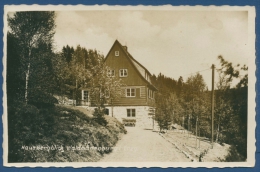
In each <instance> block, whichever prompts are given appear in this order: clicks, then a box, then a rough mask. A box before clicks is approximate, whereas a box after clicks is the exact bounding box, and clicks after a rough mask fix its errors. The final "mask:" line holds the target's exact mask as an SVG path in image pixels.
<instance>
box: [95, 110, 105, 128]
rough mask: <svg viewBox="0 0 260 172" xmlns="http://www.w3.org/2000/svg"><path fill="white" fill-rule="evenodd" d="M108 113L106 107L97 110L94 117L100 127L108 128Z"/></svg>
mask: <svg viewBox="0 0 260 172" xmlns="http://www.w3.org/2000/svg"><path fill="white" fill-rule="evenodd" d="M105 113H106V109H105V108H104V107H98V108H95V111H94V113H93V116H94V120H95V121H96V122H97V123H98V124H100V125H103V126H106V125H107V121H106V119H105V118H104V115H105Z"/></svg>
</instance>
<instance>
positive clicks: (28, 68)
mask: <svg viewBox="0 0 260 172" xmlns="http://www.w3.org/2000/svg"><path fill="white" fill-rule="evenodd" d="M30 67H31V63H30V62H29V63H28V66H27V71H26V74H25V95H24V98H25V103H26V104H27V103H28V83H29V76H30Z"/></svg>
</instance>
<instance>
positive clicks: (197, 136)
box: [196, 116, 198, 149]
mask: <svg viewBox="0 0 260 172" xmlns="http://www.w3.org/2000/svg"><path fill="white" fill-rule="evenodd" d="M197 138H198V116H196V149H197V148H198V146H197Z"/></svg>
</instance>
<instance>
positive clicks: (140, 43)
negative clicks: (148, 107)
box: [54, 10, 249, 88]
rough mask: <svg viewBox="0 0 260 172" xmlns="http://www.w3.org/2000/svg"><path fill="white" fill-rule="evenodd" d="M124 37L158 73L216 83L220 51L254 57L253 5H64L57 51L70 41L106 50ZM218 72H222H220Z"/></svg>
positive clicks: (237, 59)
mask: <svg viewBox="0 0 260 172" xmlns="http://www.w3.org/2000/svg"><path fill="white" fill-rule="evenodd" d="M116 39H117V40H118V41H119V42H120V43H121V44H122V45H126V46H127V47H128V51H129V53H130V54H131V55H132V56H133V57H134V58H135V59H136V60H137V61H139V62H140V63H141V64H142V65H144V66H145V67H146V68H147V69H148V70H149V71H150V73H152V74H155V75H158V74H159V73H162V74H164V75H166V76H168V77H172V78H173V79H175V80H178V78H179V77H180V76H182V77H183V78H184V81H186V79H187V78H188V77H189V76H191V74H196V72H197V71H202V70H205V69H209V70H205V71H203V72H200V74H202V75H203V78H204V80H205V82H206V84H207V86H208V87H209V88H211V70H210V67H211V65H212V64H215V65H216V66H217V68H218V67H219V60H218V59H217V57H218V56H219V55H222V56H223V57H224V59H226V60H228V61H230V62H232V63H234V64H238V63H239V64H246V65H247V63H248V56H249V53H248V50H249V48H248V12H247V11H190V10H189V11H174V10H168V11H166V10H142V11H141V10H139V11H134V10H129V11H127V10H125V11H120V10H117V11H115V10H114V11H113V10H107V11H97V10H94V11H93V10H92V11H58V12H57V13H56V33H55V36H54V41H55V47H56V51H60V50H61V48H62V47H63V46H65V45H70V46H74V47H76V46H77V45H80V46H82V47H85V48H87V49H96V50H98V51H99V52H100V53H102V54H103V55H104V56H106V55H107V53H108V51H109V50H110V48H111V46H112V45H113V43H114V42H115V40H116ZM215 77H216V78H217V77H218V76H217V74H216V75H215Z"/></svg>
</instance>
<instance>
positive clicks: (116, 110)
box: [106, 106, 153, 129]
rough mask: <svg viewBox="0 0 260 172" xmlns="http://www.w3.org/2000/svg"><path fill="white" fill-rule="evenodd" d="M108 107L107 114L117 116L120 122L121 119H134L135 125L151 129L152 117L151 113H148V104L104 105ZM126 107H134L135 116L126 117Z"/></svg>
mask: <svg viewBox="0 0 260 172" xmlns="http://www.w3.org/2000/svg"><path fill="white" fill-rule="evenodd" d="M106 108H107V109H109V116H112V113H113V117H115V118H117V119H118V120H119V121H120V122H122V119H123V118H125V119H136V127H140V128H145V129H153V119H152V116H151V115H148V113H149V111H148V109H149V106H115V107H113V110H112V107H106ZM127 109H135V117H127Z"/></svg>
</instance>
